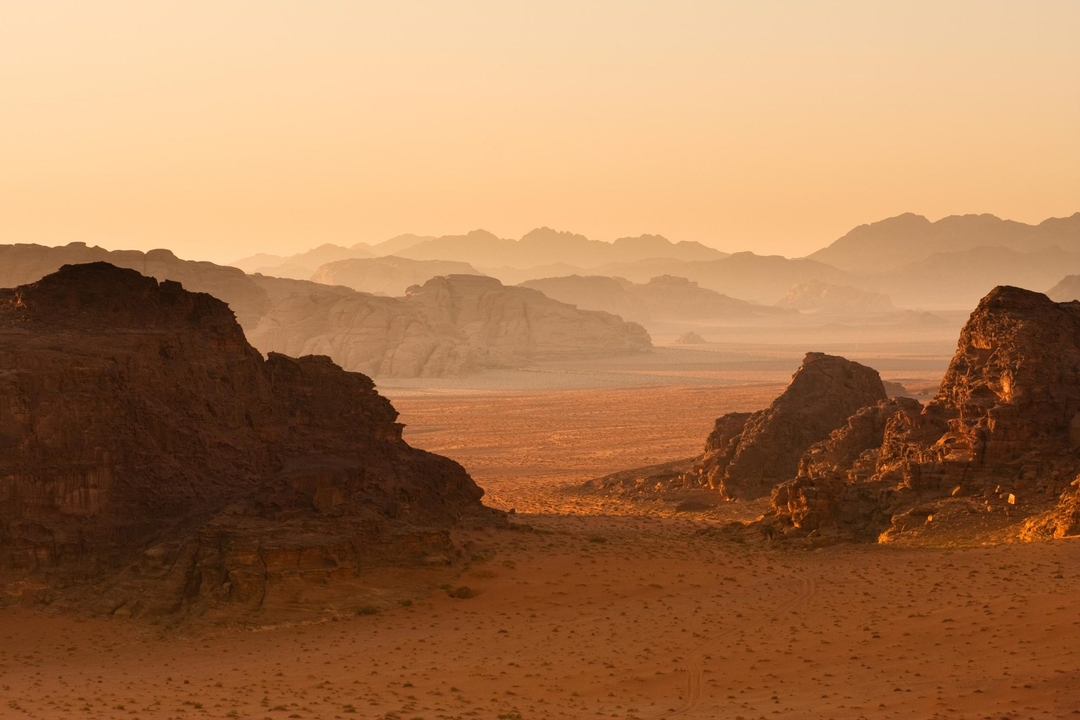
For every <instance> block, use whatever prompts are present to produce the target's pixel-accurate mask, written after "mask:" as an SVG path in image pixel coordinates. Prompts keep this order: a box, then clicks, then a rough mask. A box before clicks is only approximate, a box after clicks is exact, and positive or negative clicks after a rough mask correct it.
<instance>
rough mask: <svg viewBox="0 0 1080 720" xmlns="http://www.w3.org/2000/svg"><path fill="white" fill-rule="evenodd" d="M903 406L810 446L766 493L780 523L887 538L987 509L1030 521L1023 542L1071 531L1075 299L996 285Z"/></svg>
mask: <svg viewBox="0 0 1080 720" xmlns="http://www.w3.org/2000/svg"><path fill="white" fill-rule="evenodd" d="M911 402H912V401H902V400H901V399H896V400H893V401H891V402H890V403H888V404H882V405H879V406H877V407H875V408H871V409H868V410H867V411H864V413H863V414H862V415H857V416H856V417H853V418H852V419H851V420H849V422H848V425H847V427H845V428H843V429H841V430H840V431H838V432H837V433H834V434H833V435H832V436H831V437H830V438H829V439H828V440H827V441H825V442H824V443H822V444H820V445H818V446H815V447H814V448H812V449H811V450H810V452H808V453H807V455H806V456H805V457H804V458H803V461H802V464H801V466H800V472H799V475H798V478H797V479H795V480H793V481H791V482H789V483H785V484H783V485H781V486H780V487H778V488H777V489H776V491H775V492H774V494H773V504H774V507H773V510H772V516H773V518H774V519H775V520H776V521H777V522H778V523H779V525H780V526H781V527H782V528H784V529H785V531H786V532H790V533H793V534H805V533H809V532H814V531H819V532H826V531H827V532H829V533H832V534H834V535H837V536H840V537H854V538H858V539H881V540H891V539H894V538H897V537H898V536H902V535H904V534H905V533H907V534H910V532H911V531H914V530H918V531H919V532H932V531H933V528H944V527H946V526H947V525H948V523H945V522H943V521H942V519H943V518H945V517H948V516H949V513H958V514H957V517H958V518H960V519H958V520H956V523H960V524H962V523H961V520H962V519H963V518H964V517H967V516H970V515H972V514H974V515H986V514H987V513H989V514H990V515H991V516H994V517H997V518H999V519H1000V523H998V524H999V525H1007V524H1008V523H1009V521H1010V519H1011V520H1012V521H1017V520H1018V519H1020V518H1024V517H1028V516H1034V519H1032V520H1030V521H1029V522H1028V525H1027V528H1026V530H1025V531H1024V532H1025V535H1026V536H1027V537H1040V536H1059V535H1061V534H1068V533H1072V532H1075V530H1076V525H1075V524H1074V522H1073V517H1074V515H1073V513H1074V510H1075V508H1076V507H1077V506H1078V504H1077V502H1076V500H1077V497H1078V496H1077V492H1078V490H1077V488H1076V486H1075V485H1072V484H1071V483H1072V481H1073V480H1074V478H1076V475H1077V471H1078V470H1080V303H1076V302H1068V303H1055V302H1053V301H1051V300H1050V299H1049V298H1047V297H1046V296H1045V295H1042V294H1040V293H1035V292H1031V291H1027V290H1021V289H1019V288H1013V287H998V288H995V289H994V290H993V291H992V292H991V293H990V294H989V295H987V296H986V297H985V298H984V299H983V300H982V302H981V303H980V304H979V307H978V308H977V309H976V310H975V312H974V313H972V315H971V318H970V319H969V320H968V323H967V325H966V326H965V327H964V329H963V331H962V333H961V335H960V341H959V344H958V347H957V351H956V355H955V356H954V357H953V360H952V362H951V364H950V366H949V369H948V371H947V373H946V374H945V377H944V379H943V380H942V383H941V386H940V389H939V390H938V393H937V395H936V397H935V398H934V399H933V400H932V401H931V402H930V403H929V404H928V405H927V406H926V407H925V408H920V407H918V406H916V405H913V404H911ZM882 423H884V424H883V425H882ZM882 427H883V428H884V430H883V432H881V433H880V442H878V438H879V434H878V433H879V430H880V429H881V428H882ZM856 453H857V454H856ZM1059 495H1060V500H1059V499H1058V498H1059ZM1055 503H1056V504H1057V508H1056V509H1053V510H1051V509H1050V506H1053V505H1054V504H1055ZM961 511H962V512H961ZM995 513H996V515H995ZM935 518H937V519H936V520H935ZM931 522H932V523H933V524H932V525H931ZM991 524H993V523H991ZM982 525H984V526H985V525H987V523H982Z"/></svg>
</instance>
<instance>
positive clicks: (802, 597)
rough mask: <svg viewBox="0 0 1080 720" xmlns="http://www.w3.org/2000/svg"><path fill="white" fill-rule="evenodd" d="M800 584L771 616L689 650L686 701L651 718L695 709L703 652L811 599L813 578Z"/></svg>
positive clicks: (725, 632) (698, 695) (702, 668)
mask: <svg viewBox="0 0 1080 720" xmlns="http://www.w3.org/2000/svg"><path fill="white" fill-rule="evenodd" d="M800 584H801V585H802V587H801V589H800V592H798V593H797V594H796V595H795V596H794V597H793V598H791V599H790V600H788V601H787V602H784V603H781V604H780V606H779V607H777V608H776V609H775V610H773V612H772V614H770V615H766V616H765V617H763V618H761V619H759V620H758V621H756V622H753V623H750V624H749V625H736V626H734V627H731V628H729V629H727V630H725V631H724V632H722V633H719V634H718V635H716V636H714V637H711V638H709V639H708V640H705V641H704V642H702V643H701V644H700V645H698V646H697V647H695V648H694V649H693V650H691V651H690V652H689V653H688V654H687V658H686V661H685V663H684V664H683V666H682V668H681V669H685V670H686V671H687V674H688V677H687V680H686V683H687V688H686V700H684V701H683V704H682V705H681V706H680V707H677V708H675V709H674V710H668V711H667V712H665V713H662V714H660V715H654V716H652V718H653V720H660V718H671V717H677V716H679V715H685V714H686V713H688V712H690V711H691V710H694V709H695V708H697V707H698V706H699V705H700V704H701V676H702V671H703V670H704V664H705V651H706V650H707V649H708V648H709V647H710V646H711V644H712V643H714V642H716V641H717V640H722V639H723V638H726V637H730V636H732V635H734V634H735V633H737V632H739V631H740V630H754V629H756V628H759V627H761V626H762V625H764V624H765V623H767V622H771V621H773V620H776V619H777V618H779V617H780V616H781V615H783V614H784V613H785V612H787V611H788V610H790V609H791V608H793V607H795V606H796V605H799V604H801V603H804V602H806V601H807V600H809V599H810V598H811V597H813V595H814V593H815V592H817V586H816V585H815V583H814V580H813V578H806V579H803V580H801V581H800Z"/></svg>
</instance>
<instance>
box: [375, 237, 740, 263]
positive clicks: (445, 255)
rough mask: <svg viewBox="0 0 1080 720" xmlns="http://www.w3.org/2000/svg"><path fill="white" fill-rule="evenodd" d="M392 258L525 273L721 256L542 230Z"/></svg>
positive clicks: (461, 240) (654, 242) (660, 240)
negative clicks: (524, 270) (549, 267)
mask: <svg viewBox="0 0 1080 720" xmlns="http://www.w3.org/2000/svg"><path fill="white" fill-rule="evenodd" d="M395 254H396V255H399V256H401V257H407V258H412V259H414V260H456V261H458V262H467V263H471V264H472V265H474V266H475V267H477V268H480V269H484V268H494V267H500V266H508V267H513V268H529V267H535V266H538V265H548V264H551V263H555V262H561V263H566V264H568V265H573V266H576V267H580V268H590V267H595V266H597V265H601V264H604V263H610V262H635V261H638V260H644V259H646V258H674V259H678V260H709V259H716V258H722V257H725V256H726V253H723V252H720V251H719V250H715V249H713V248H710V247H706V246H705V245H702V244H701V243H697V242H686V241H683V242H671V241H670V240H668V239H666V238H664V237H661V236H659V235H640V236H638V237H626V238H619V239H618V240H615V241H614V242H610V243H608V242H602V241H600V240H590V239H588V238H587V237H585V236H584V235H577V234H575V233H571V232H559V231H556V230H552V229H551V228H547V227H542V228H537V229H535V230H532V231H530V232H528V233H526V234H525V235H524V236H523V237H522V238H521V239H520V240H507V239H503V238H499V237H496V236H495V235H493V234H492V233H490V232H488V231H486V230H473V231H472V232H470V233H469V234H467V235H447V236H444V237H440V238H435V239H433V240H427V241H425V242H421V243H418V244H416V245H413V246H412V247H410V248H406V249H404V250H401V251H399V252H395Z"/></svg>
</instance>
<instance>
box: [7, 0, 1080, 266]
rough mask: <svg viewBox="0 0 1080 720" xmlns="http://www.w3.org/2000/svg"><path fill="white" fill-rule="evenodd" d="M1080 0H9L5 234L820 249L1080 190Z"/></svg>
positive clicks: (1038, 214)
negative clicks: (656, 240) (432, 238)
mask: <svg viewBox="0 0 1080 720" xmlns="http://www.w3.org/2000/svg"><path fill="white" fill-rule="evenodd" d="M1078 38H1080V2H1076V1H1075V0H1063V1H1061V2H1052V1H1049V0H1042V1H1039V2H1030V1H1024V2H993V1H991V0H980V1H976V2H943V1H942V0H934V1H933V2H913V1H911V0H905V1H904V2H884V1H882V2H874V1H871V0H857V1H854V2H809V1H797V2H796V1H792V2H766V1H762V0H755V1H753V2H749V1H748V2H719V1H714V2H688V1H679V0H664V1H663V2H633V1H632V0H617V1H612V2H606V1H595V2H588V1H585V0H577V1H574V2H556V1H552V0H546V1H543V2H541V1H539V0H537V1H535V2H524V1H521V2H518V1H514V0H500V1H499V2H454V1H451V0H442V1H441V2H407V1H405V0H394V1H393V2H343V1H339V2H272V1H268V0H258V1H257V2H228V1H227V0H215V1H214V2H196V1H193V0H183V1H180V2H165V1H158V2H142V1H141V2H105V1H102V0H97V1H95V2H57V1H53V0H4V1H3V2H2V4H0V242H3V243H7V242H41V243H46V244H59V243H66V242H69V241H72V240H82V241H85V242H89V243H96V244H100V245H104V246H106V247H110V248H120V247H126V248H140V249H148V248H152V247H163V246H164V247H170V248H173V249H174V250H175V251H177V253H178V254H179V255H181V256H182V257H190V258H206V259H212V260H218V261H228V260H232V259H235V258H237V257H240V256H242V255H247V254H250V253H253V252H256V251H267V252H293V251H298V250H303V249H306V248H308V247H311V246H313V245H317V244H320V243H323V242H335V243H341V244H351V243H353V242H357V241H376V240H380V239H385V238H387V237H390V236H392V235H396V234H399V233H402V232H415V233H421V234H445V233H460V232H464V231H467V230H470V229H473V228H478V227H483V228H486V229H488V230H491V231H493V232H495V233H497V234H499V235H501V236H504V237H519V236H520V235H521V234H523V233H524V232H526V231H527V230H529V229H531V228H533V227H536V226H539V225H548V226H551V227H555V228H558V229H568V230H574V231H576V232H580V233H584V234H586V235H588V236H590V237H593V238H597V239H602V240H611V239H614V238H615V237H619V236H623V235H631V234H632V235H637V234H640V233H643V232H650V233H661V234H663V235H666V236H667V237H669V238H671V239H674V240H699V241H701V242H704V243H706V244H709V245H713V246H716V247H719V248H722V249H725V250H742V249H749V250H754V251H756V252H770V253H781V254H786V255H801V254H805V253H807V252H810V251H812V250H814V249H816V248H818V247H820V246H822V245H824V244H826V243H828V242H830V241H831V240H833V239H835V238H836V237H838V236H839V235H841V234H843V233H844V232H846V231H847V230H848V229H850V228H851V227H852V226H854V225H857V224H859V223H863V222H869V221H873V220H877V219H881V218H883V217H887V216H890V215H896V214H899V213H901V212H904V211H913V212H918V213H921V214H924V215H927V216H929V217H931V218H932V219H937V218H938V217H941V216H943V215H949V214H954V213H969V212H991V213H994V214H996V215H999V216H1002V217H1009V218H1013V219H1017V220H1023V221H1026V222H1037V221H1039V220H1042V219H1043V218H1045V217H1048V216H1061V215H1069V214H1072V213H1073V212H1075V211H1077V210H1080V40H1078Z"/></svg>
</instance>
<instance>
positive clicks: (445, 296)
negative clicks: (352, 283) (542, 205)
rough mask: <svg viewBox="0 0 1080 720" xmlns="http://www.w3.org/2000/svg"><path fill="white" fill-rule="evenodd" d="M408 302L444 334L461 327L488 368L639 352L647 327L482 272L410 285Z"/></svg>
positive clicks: (648, 343)
mask: <svg viewBox="0 0 1080 720" xmlns="http://www.w3.org/2000/svg"><path fill="white" fill-rule="evenodd" d="M405 303H406V305H408V306H409V307H410V308H413V309H415V310H416V311H417V312H419V313H420V314H421V315H423V316H424V317H425V318H426V319H427V320H428V321H429V322H430V323H431V325H432V327H433V328H435V329H436V331H437V332H440V333H450V332H459V333H460V334H461V335H462V336H463V337H464V338H465V340H466V342H467V343H468V347H469V348H470V350H471V351H472V353H473V355H474V356H475V357H477V358H478V360H477V362H478V363H480V364H482V365H484V366H485V367H515V366H520V365H523V364H525V363H526V362H528V361H532V360H563V359H573V358H581V357H603V356H607V355H621V354H627V353H637V352H643V351H645V350H648V349H649V348H650V347H652V341H651V339H650V338H649V334H648V333H647V332H645V328H643V327H641V326H640V325H638V324H636V323H632V322H626V321H624V320H623V319H622V318H620V317H618V316H617V315H612V314H611V313H607V312H601V311H592V310H579V309H578V308H576V307H574V306H572V305H567V304H565V303H561V302H558V301H555V300H552V299H551V298H549V297H547V296H546V295H544V294H543V293H541V292H539V291H537V290H532V289H529V288H521V287H506V286H505V285H503V284H502V283H500V282H499V281H498V280H496V279H494V278H489V277H483V276H477V275H447V276H445V277H437V278H432V279H431V280H429V281H427V282H426V283H424V284H423V285H422V286H419V287H413V288H410V289H409V291H408V293H407V294H406V297H405Z"/></svg>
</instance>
